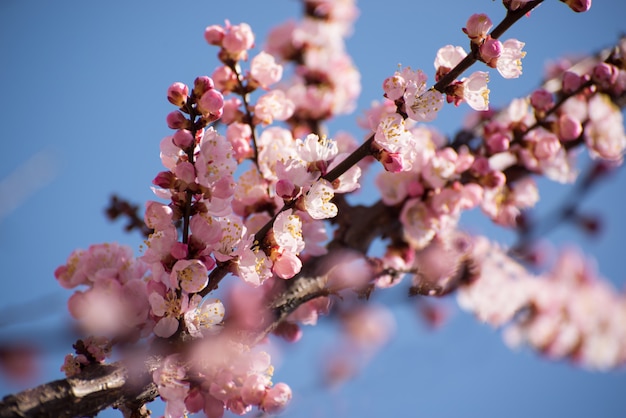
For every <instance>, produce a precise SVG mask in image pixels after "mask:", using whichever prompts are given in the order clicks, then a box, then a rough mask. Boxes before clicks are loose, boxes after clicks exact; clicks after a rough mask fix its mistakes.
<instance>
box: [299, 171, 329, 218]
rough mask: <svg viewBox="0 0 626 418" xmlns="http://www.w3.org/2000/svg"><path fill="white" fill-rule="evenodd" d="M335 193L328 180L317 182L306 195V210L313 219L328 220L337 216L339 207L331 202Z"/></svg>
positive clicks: (304, 201)
mask: <svg viewBox="0 0 626 418" xmlns="http://www.w3.org/2000/svg"><path fill="white" fill-rule="evenodd" d="M334 195H335V193H334V191H333V188H332V186H331V184H330V183H329V182H328V181H327V180H323V179H320V180H318V181H317V182H315V183H314V184H313V185H312V186H311V188H310V189H309V190H308V191H307V192H306V193H305V195H304V200H303V203H304V208H305V209H306V211H307V213H308V214H309V215H310V216H311V217H312V218H313V219H327V218H334V217H335V216H337V211H338V209H337V206H336V205H335V204H334V203H332V202H331V200H332V198H333V197H334Z"/></svg>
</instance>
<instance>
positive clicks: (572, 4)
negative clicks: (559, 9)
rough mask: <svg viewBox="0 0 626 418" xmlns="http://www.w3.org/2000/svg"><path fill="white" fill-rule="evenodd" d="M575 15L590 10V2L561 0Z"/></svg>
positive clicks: (588, 0) (587, 0) (586, 0)
mask: <svg viewBox="0 0 626 418" xmlns="http://www.w3.org/2000/svg"><path fill="white" fill-rule="evenodd" d="M561 1H562V2H563V3H565V4H567V5H568V6H569V8H570V9H572V10H573V11H575V12H576V13H581V12H586V11H587V10H589V9H590V8H591V0H561Z"/></svg>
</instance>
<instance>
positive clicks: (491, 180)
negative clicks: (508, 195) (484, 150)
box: [481, 170, 506, 189]
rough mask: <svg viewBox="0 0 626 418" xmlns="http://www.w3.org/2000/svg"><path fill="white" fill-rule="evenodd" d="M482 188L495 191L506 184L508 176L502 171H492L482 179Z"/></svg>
mask: <svg viewBox="0 0 626 418" xmlns="http://www.w3.org/2000/svg"><path fill="white" fill-rule="evenodd" d="M481 183H482V186H484V187H487V188H490V189H493V188H497V187H500V186H503V185H504V183H506V176H505V175H504V173H503V172H502V171H495V170H494V171H490V172H489V173H487V175H486V176H485V177H483V179H482V182H481Z"/></svg>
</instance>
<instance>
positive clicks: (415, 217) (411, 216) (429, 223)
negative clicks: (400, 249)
mask: <svg viewBox="0 0 626 418" xmlns="http://www.w3.org/2000/svg"><path fill="white" fill-rule="evenodd" d="M400 221H401V222H402V225H403V226H404V229H403V232H404V239H405V240H406V241H407V242H408V243H409V244H411V246H412V247H413V248H415V249H416V250H419V249H421V248H424V247H425V246H426V245H428V243H429V242H430V241H431V240H432V239H433V238H434V237H435V233H436V228H437V226H438V223H439V222H438V221H437V219H436V218H435V216H434V214H433V213H432V212H431V211H430V210H429V209H428V207H427V206H426V205H425V204H424V203H423V202H422V201H421V200H420V199H409V200H407V201H406V203H405V204H404V206H403V207H402V212H401V213H400Z"/></svg>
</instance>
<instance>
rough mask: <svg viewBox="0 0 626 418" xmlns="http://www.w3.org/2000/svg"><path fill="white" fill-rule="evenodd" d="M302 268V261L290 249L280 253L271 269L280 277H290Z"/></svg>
mask: <svg viewBox="0 0 626 418" xmlns="http://www.w3.org/2000/svg"><path fill="white" fill-rule="evenodd" d="M301 269H302V261H301V260H300V258H299V257H298V256H297V255H295V254H294V253H292V252H290V251H285V252H284V253H282V254H280V255H279V256H278V258H277V259H276V261H274V265H273V266H272V271H274V274H276V275H277V276H278V277H280V278H281V279H285V280H286V279H291V278H292V277H293V276H295V275H296V274H298V273H300V270H301Z"/></svg>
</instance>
